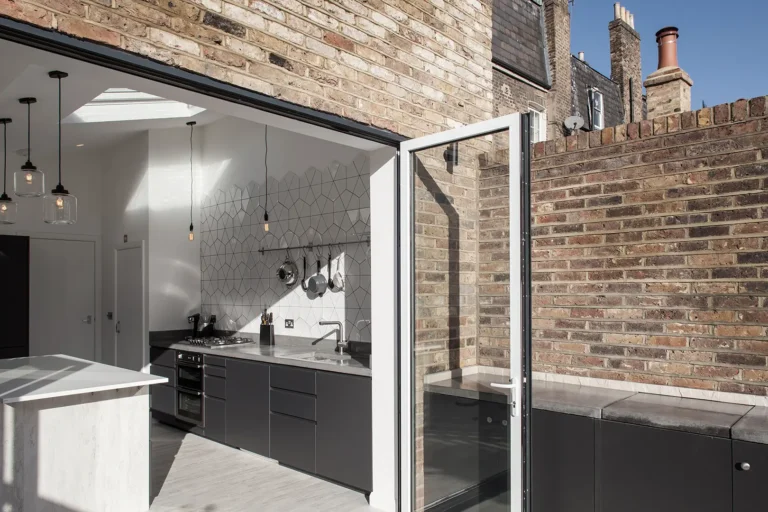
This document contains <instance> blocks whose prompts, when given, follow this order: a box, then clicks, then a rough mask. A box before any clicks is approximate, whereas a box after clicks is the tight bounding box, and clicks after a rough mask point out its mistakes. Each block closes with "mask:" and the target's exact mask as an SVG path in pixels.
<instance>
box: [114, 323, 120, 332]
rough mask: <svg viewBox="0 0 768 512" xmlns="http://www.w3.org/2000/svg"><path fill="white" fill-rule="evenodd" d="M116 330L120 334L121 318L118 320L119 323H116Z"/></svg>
mask: <svg viewBox="0 0 768 512" xmlns="http://www.w3.org/2000/svg"><path fill="white" fill-rule="evenodd" d="M115 332H116V333H117V334H120V321H119V320H118V321H117V323H116V324H115Z"/></svg>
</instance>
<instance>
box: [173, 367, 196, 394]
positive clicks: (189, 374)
mask: <svg viewBox="0 0 768 512" xmlns="http://www.w3.org/2000/svg"><path fill="white" fill-rule="evenodd" d="M176 387H179V388H186V389H189V390H192V391H203V365H201V364H191V363H180V362H177V363H176Z"/></svg>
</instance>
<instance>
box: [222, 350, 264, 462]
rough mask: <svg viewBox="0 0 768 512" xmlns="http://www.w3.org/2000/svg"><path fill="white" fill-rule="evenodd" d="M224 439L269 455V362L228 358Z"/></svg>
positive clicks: (235, 444)
mask: <svg viewBox="0 0 768 512" xmlns="http://www.w3.org/2000/svg"><path fill="white" fill-rule="evenodd" d="M226 395H227V404H226V405H227V406H226V414H225V421H226V425H225V429H226V443H227V444H229V445H232V446H236V447H238V448H243V449H245V450H248V451H250V452H254V453H257V454H259V455H264V456H265V457H269V365H267V364H264V363H257V362H252V361H240V360H237V359H229V360H228V361H227V386H226Z"/></svg>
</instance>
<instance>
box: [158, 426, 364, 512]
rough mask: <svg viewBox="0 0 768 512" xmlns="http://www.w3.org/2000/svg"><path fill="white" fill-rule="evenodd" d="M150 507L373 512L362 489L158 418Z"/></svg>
mask: <svg viewBox="0 0 768 512" xmlns="http://www.w3.org/2000/svg"><path fill="white" fill-rule="evenodd" d="M151 440H152V499H153V501H152V506H151V508H150V512H172V511H173V512H177V511H178V512H197V511H199V512H239V511H248V512H257V511H258V512H294V511H295V512H301V511H312V512H325V511H327V512H370V511H373V510H374V509H372V508H371V507H369V506H368V503H367V501H366V499H365V496H364V495H363V494H362V493H359V492H355V491H352V490H350V489H346V488H344V487H340V486H338V485H335V484H332V483H330V482H327V481H324V480H320V479H318V478H315V477H312V476H309V475H307V474H304V473H301V472H299V471H294V470H292V469H290V468H287V467H283V466H280V465H279V464H277V463H276V462H274V461H270V460H269V459H265V458H262V457H259V456H258V455H253V454H250V453H247V452H243V451H240V450H236V449H234V448H230V447H228V446H224V445H222V444H219V443H216V442H214V441H210V440H208V439H204V438H202V437H199V436H196V435H193V434H186V433H185V432H182V431H180V430H177V429H174V428H171V427H168V426H165V425H162V424H160V423H157V422H153V423H152V435H151Z"/></svg>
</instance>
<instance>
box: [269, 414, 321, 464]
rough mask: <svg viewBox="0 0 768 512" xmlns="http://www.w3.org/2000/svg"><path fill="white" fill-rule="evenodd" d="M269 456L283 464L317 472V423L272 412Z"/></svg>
mask: <svg viewBox="0 0 768 512" xmlns="http://www.w3.org/2000/svg"><path fill="white" fill-rule="evenodd" d="M269 420H270V428H269V431H270V443H269V456H270V457H271V458H273V459H275V460H277V461H279V462H280V463H281V464H285V465H286V466H291V467H294V468H297V469H301V470H303V471H307V472H309V473H314V472H315V423H314V422H313V421H307V420H302V419H299V418H292V417H290V416H284V415H282V414H278V413H270V415H269Z"/></svg>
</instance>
